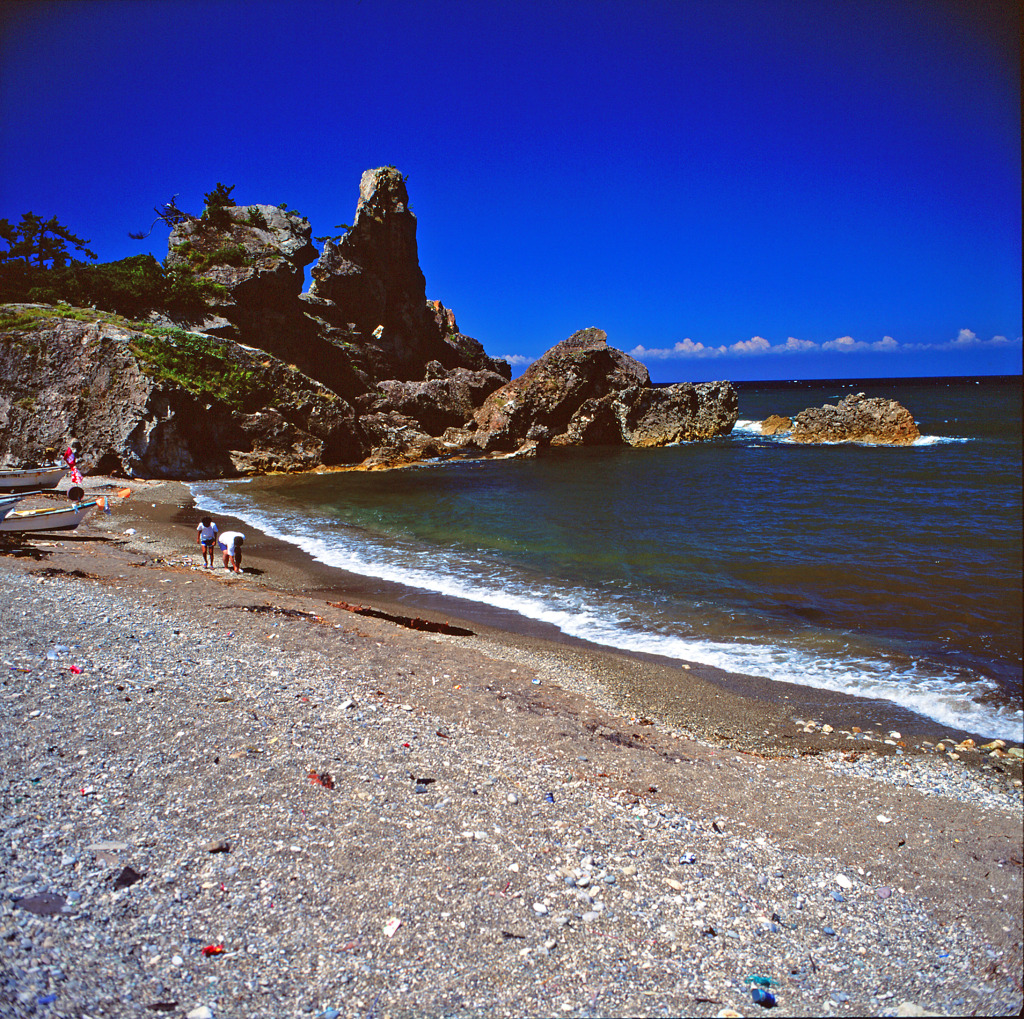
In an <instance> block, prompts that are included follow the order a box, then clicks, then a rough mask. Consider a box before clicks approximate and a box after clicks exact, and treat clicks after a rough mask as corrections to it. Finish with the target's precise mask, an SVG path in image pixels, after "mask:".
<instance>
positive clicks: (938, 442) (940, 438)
mask: <svg viewBox="0 0 1024 1019" xmlns="http://www.w3.org/2000/svg"><path fill="white" fill-rule="evenodd" d="M970 441H971V440H970V439H962V438H959V437H957V436H955V435H922V436H921V437H920V438H917V439H915V440H914V441H913V442H912V443H911V445H913V446H942V445H945V444H947V443H950V442H970Z"/></svg>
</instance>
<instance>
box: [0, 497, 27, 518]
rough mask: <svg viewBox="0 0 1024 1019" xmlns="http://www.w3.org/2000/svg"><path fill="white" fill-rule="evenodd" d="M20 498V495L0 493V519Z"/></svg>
mask: <svg viewBox="0 0 1024 1019" xmlns="http://www.w3.org/2000/svg"><path fill="white" fill-rule="evenodd" d="M21 500H22V496H20V495H0V520H3V518H4V517H5V516H7V514H8V513H10V512H11V510H12V509H14V507H15V506H17V505H18V503H19V502H21Z"/></svg>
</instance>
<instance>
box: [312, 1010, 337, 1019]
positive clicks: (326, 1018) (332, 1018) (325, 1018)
mask: <svg viewBox="0 0 1024 1019" xmlns="http://www.w3.org/2000/svg"><path fill="white" fill-rule="evenodd" d="M340 1015H341V1011H340V1010H339V1009H337V1008H325V1009H324V1010H323V1011H322V1012H320V1013H319V1014H318V1015H317V1019H338V1016H340Z"/></svg>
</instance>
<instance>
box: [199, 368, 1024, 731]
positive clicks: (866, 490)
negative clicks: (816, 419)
mask: <svg viewBox="0 0 1024 1019" xmlns="http://www.w3.org/2000/svg"><path fill="white" fill-rule="evenodd" d="M737 389H738V390H739V392H740V421H739V423H738V424H737V427H736V429H735V430H734V431H733V434H732V435H730V436H728V437H726V438H721V439H716V440H714V441H712V442H707V443H694V444H688V445H680V446H674V447H669V448H665V449H652V450H631V449H625V450H624V449H617V448H600V449H586V450H560V451H548V452H546V453H545V454H543V455H542V456H541V457H539V458H538V459H535V460H521V461H520V460H509V461H477V462H469V461H465V462H457V463H448V464H439V465H428V466H424V467H417V468H413V469H409V470H404V471H391V472H387V473H341V474H325V475H301V476H278V477H270V478H260V479H255V480H251V481H250V480H248V479H247V480H245V481H242V482H209V483H202V484H197V485H194V486H193V490H194V492H195V495H196V499H197V503H198V504H199V506H201V507H203V508H206V509H210V510H214V511H218V512H227V513H231V514H233V515H234V516H236V517H239V518H240V519H242V520H246V521H248V522H249V523H250V524H252V525H254V526H256V527H259V528H260V529H262V530H263V531H265V532H267V533H269V534H273V535H276V536H278V537H281V538H284V539H285V540H288V541H291V542H294V543H295V544H297V545H299V546H301V547H302V548H304V549H306V550H307V551H308V552H310V553H311V554H312V555H313V556H315V557H316V558H317V559H320V560H322V561H324V562H326V563H329V564H332V565H334V566H337V567H340V568H342V569H344V570H347V571H349V572H353V573H358V574H363V575H366V576H372V577H379V578H382V579H384V580H387V581H393V582H397V583H400V584H403V585H405V586H407V587H412V588H418V589H421V590H425V591H431V592H435V593H440V594H445V595H451V596H456V597H461V598H468V599H470V600H473V601H477V602H482V603H486V604H489V605H493V606H497V607H499V608H504V609H507V610H511V611H514V612H517V613H519V614H521V615H524V616H527V617H529V618H532V619H537V620H542V621H545V622H548V623H551V624H554V625H556V626H557V627H559V628H560V629H561V630H562V631H563V632H565V633H566V634H569V635H572V636H577V637H581V638H585V639H587V640H590V641H594V642H597V643H600V644H606V645H609V646H612V647H617V648H623V649H629V650H635V651H645V652H650V653H654V654H659V655H664V656H668V657H671V658H678V659H684V660H687V661H700V662H706V663H708V664H712V665H716V666H719V667H721V668H724V669H727V670H729V671H731V672H740V673H746V674H751V675H758V676H767V677H769V678H770V679H776V680H785V681H788V682H791V683H797V684H801V685H804V686H808V687H818V688H823V689H828V690H835V691H842V692H847V693H851V694H857V695H860V696H869V697H874V698H878V699H881V700H885V701H890V702H892V703H894V704H898V705H901V706H902V707H905V708H909V709H911V710H913V711H916V712H918V713H921V714H923V715H925V716H927V717H929V718H932V719H935V720H936V721H938V722H940V723H942V724H943V725H945V726H949V727H955V728H957V729H963V730H967V731H971V732H979V733H982V734H988V735H991V736H1000V737H1003V738H1005V739H1011V740H1014V741H1017V742H1020V741H1021V740H1022V738H1024V716H1022V710H1021V708H1022V702H1021V380H1020V378H1019V377H1016V378H1012V379H1002V380H998V379H982V380H973V379H970V380H968V379H931V380H917V381H911V380H903V381H889V382H880V381H867V380H865V381H850V380H842V381H832V382H803V383H791V384H782V383H760V384H758V383H745V384H739V385H738V386H737ZM850 392H865V393H867V395H869V396H885V397H889V398H895V399H898V400H899V401H900V402H901V403H903V404H904V405H905V406H907V407H908V408H909V409H910V410H911V412H912V413H913V414H914V417H915V419H916V420H917V422H918V427H919V428H920V430H921V432H922V436H923V438H922V440H921V441H920V442H919V443H918V444H916V445H914V446H912V447H904V448H889V447H871V446H860V445H825V446H804V445H797V444H794V443H790V442H787V441H785V440H784V439H778V438H765V437H762V436H761V435H760V432H759V428H758V424H757V423H758V422H759V421H760V420H761V419H763V418H764V417H766V416H767V415H768V414H770V413H781V414H785V415H792V414H795V413H797V412H798V411H800V410H802V409H803V408H805V407H808V406H821V405H822V404H823V403H834V402H836V400H838V399H840V398H842V397H843V396H844V395H846V394H847V393H850Z"/></svg>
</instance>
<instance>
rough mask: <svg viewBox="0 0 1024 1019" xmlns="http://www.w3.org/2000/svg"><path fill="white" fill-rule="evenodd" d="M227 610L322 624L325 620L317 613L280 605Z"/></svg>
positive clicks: (242, 606) (239, 606)
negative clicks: (306, 620)
mask: <svg viewBox="0 0 1024 1019" xmlns="http://www.w3.org/2000/svg"><path fill="white" fill-rule="evenodd" d="M225 608H231V609H241V610H242V611H243V612H252V613H260V614H267V615H272V616H285V617H286V618H288V619H309V620H312V622H314V623H322V622H324V619H323V617H322V616H318V615H317V614H316V613H315V612H302V611H301V610H300V609H287V608H282V607H281V606H279V605H227V606H225Z"/></svg>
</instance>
